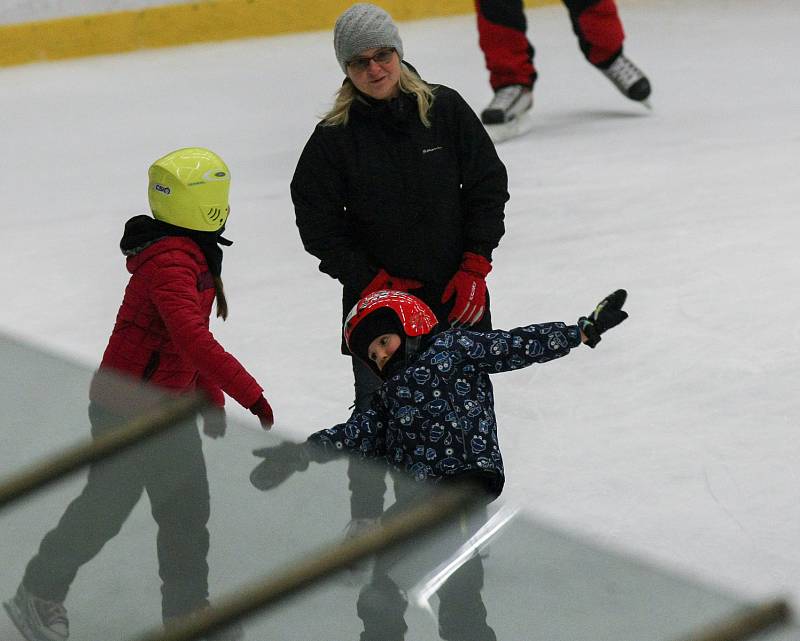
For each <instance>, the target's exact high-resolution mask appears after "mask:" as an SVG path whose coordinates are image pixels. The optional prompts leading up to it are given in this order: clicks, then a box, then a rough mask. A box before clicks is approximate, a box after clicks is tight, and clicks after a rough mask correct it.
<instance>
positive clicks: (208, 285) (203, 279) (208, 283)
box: [197, 272, 214, 292]
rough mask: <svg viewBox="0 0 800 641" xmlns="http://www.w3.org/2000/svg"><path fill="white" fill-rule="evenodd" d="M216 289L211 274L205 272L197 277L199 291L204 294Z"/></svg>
mask: <svg viewBox="0 0 800 641" xmlns="http://www.w3.org/2000/svg"><path fill="white" fill-rule="evenodd" d="M213 287H214V277H213V276H212V275H211V272H203V273H202V274H200V275H199V276H198V277H197V291H198V292H204V291H205V290H207V289H212V288H213Z"/></svg>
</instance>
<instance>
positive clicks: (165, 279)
mask: <svg viewBox="0 0 800 641" xmlns="http://www.w3.org/2000/svg"><path fill="white" fill-rule="evenodd" d="M127 267H128V271H129V272H130V273H131V279H130V281H129V282H128V286H127V288H126V289H125V296H124V298H123V300H122V305H121V306H120V308H119V312H118V314H117V320H116V323H115V325H114V330H113V332H112V333H111V338H110V339H109V342H108V346H107V347H106V350H105V353H104V354H103V360H102V363H101V365H100V369H101V370H103V369H106V370H107V369H113V370H116V371H120V372H124V373H126V374H130V375H132V376H133V377H135V378H136V379H138V380H146V381H149V382H150V383H152V384H154V385H157V386H159V387H162V388H166V389H169V390H174V391H178V392H182V391H190V390H193V389H195V388H196V387H198V386H199V387H201V388H203V389H204V390H205V391H206V392H207V393H208V394H209V395H210V397H211V399H212V400H213V401H214V402H215V403H216V404H217V405H222V404H224V396H223V395H222V392H221V391H220V390H223V391H224V392H225V393H227V394H228V395H229V396H231V397H232V398H234V399H236V401H238V402H239V403H240V404H241V405H242V406H243V407H250V406H251V405H253V404H254V403H255V402H256V401H257V400H258V398H259V397H260V396H261V394H262V392H263V389H262V388H261V386H260V385H259V384H258V383H257V382H256V380H255V379H254V378H253V377H252V376H251V375H250V374H249V373H248V372H247V370H245V368H244V367H243V366H242V365H241V363H239V361H237V360H236V359H235V358H234V357H233V356H231V355H230V354H228V353H227V352H226V351H225V350H224V349H223V347H222V346H221V345H220V344H219V343H218V342H217V341H216V339H215V338H214V336H213V335H212V333H211V331H210V330H209V328H208V324H209V317H210V315H211V307H212V304H213V302H214V295H215V290H214V279H213V277H212V276H211V272H209V270H208V266H207V263H206V259H205V257H204V256H203V252H202V251H201V250H200V248H199V247H198V245H197V244H196V243H195V242H194V241H193V240H191V239H189V238H185V237H179V236H168V237H166V238H162V239H160V240H158V241H156V242H155V243H153V244H152V245H150V246H148V247H146V248H145V249H144V250H142V251H141V252H140V253H138V254H136V255H135V256H131V257H129V258H128V261H127ZM98 387H102V386H101V385H94V386H93V389H92V392H91V397H92V400H94V401H97V402H100V403H104V404H108V401H110V400H111V399H108V398H107V397H106V398H99V397H101V396H103V395H104V392H103V390H101V389H98ZM106 396H107V395H106Z"/></svg>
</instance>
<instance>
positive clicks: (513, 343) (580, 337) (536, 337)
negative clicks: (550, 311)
mask: <svg viewBox="0 0 800 641" xmlns="http://www.w3.org/2000/svg"><path fill="white" fill-rule="evenodd" d="M626 296H627V293H626V292H625V290H624V289H619V290H617V291H615V292H614V293H613V294H610V295H609V296H607V297H606V298H604V299H603V300H602V301H600V303H599V304H598V305H597V306H596V307H595V309H594V310H593V311H592V313H591V314H590V315H589V316H588V317H587V316H581V318H580V319H579V320H578V323H577V324H576V325H567V324H566V323H563V322H553V323H536V324H533V325H527V326H525V327H518V328H516V329H512V330H508V331H503V330H496V331H490V332H471V331H464V330H461V331H459V332H455V333H453V332H444V333H443V334H442V335H441V336H440V337H439V338H437V340H436V345H437V346H438V347H453V348H454V349H455V348H456V347H457V348H458V350H459V351H460V353H461V358H462V359H463V360H464V361H465V363H464V364H470V363H471V364H473V365H474V366H475V367H476V368H478V369H480V370H483V371H485V372H488V373H494V372H506V371H509V370H514V369H520V368H522V367H528V366H529V365H533V364H534V363H546V362H547V361H551V360H553V359H556V358H561V357H562V356H566V355H567V354H569V352H570V350H571V349H572V348H573V347H577V346H578V345H580V344H581V343H586V344H587V345H589V346H590V347H595V346H596V345H597V343H598V342H599V341H600V334H602V333H604V332H606V331H607V330H609V329H611V328H612V327H616V326H617V325H619V324H620V323H621V322H622V321H624V320H625V319H626V318H627V317H628V314H627V313H626V312H624V311H622V306H623V304H624V303H625V298H626ZM448 341H449V342H450V343H451V345H447V343H448ZM440 358H442V359H446V358H447V356H446V355H443V356H441V357H440Z"/></svg>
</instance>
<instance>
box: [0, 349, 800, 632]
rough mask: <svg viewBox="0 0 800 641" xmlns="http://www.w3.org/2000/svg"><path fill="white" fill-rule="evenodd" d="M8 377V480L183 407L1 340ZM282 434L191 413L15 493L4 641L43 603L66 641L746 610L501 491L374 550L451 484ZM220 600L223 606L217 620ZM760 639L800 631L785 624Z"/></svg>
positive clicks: (686, 623) (674, 624) (666, 619)
mask: <svg viewBox="0 0 800 641" xmlns="http://www.w3.org/2000/svg"><path fill="white" fill-rule="evenodd" d="M0 376H2V382H3V383H4V385H3V387H4V388H5V389H4V391H3V394H4V396H3V400H4V403H5V408H4V420H3V423H2V426H0V438H2V443H3V445H4V447H3V448H2V450H0V456H2V457H3V474H4V476H5V477H6V478H9V477H13V476H14V472H16V471H18V470H20V469H23V468H25V466H27V465H29V464H31V463H35V462H36V461H41V460H42V458H43V457H45V456H47V455H55V456H58V455H59V454H60V453H61V452H62V451H63V450H64V448H65V447H66V446H71V445H73V444H74V443H75V442H76V441H78V440H80V439H81V438H85V439H88V440H87V443H92V442H96V441H97V440H98V439H101V438H102V437H103V436H104V434H106V433H107V431H109V430H110V431H111V432H114V431H124V430H125V429H126V426H130V424H131V421H132V420H133V421H135V419H136V418H137V417H141V416H142V415H147V414H148V413H152V411H153V410H154V409H159V408H163V407H164V406H167V407H169V406H170V404H171V403H174V402H176V399H174V398H170V397H168V396H166V395H164V394H163V393H161V392H152V391H150V390H143V389H142V388H141V386H140V385H139V384H138V383H137V382H131V381H115V380H114V379H113V377H112V378H111V379H110V380H108V381H102V382H101V383H102V384H100V383H98V382H97V379H93V376H92V372H91V371H89V370H87V369H86V368H83V367H80V366H75V365H73V364H70V363H67V362H64V361H62V360H60V359H57V358H54V357H52V356H48V355H45V354H41V353H39V352H38V351H37V350H34V349H32V348H30V347H28V346H22V345H19V344H16V343H14V342H13V341H10V340H2V341H0ZM90 385H92V386H93V390H94V392H93V398H94V399H95V401H96V400H97V399H98V398H105V399H113V400H114V401H117V402H115V403H105V404H99V403H97V402H95V403H93V404H92V406H91V407H88V396H89V387H90ZM98 389H99V390H100V392H98ZM120 390H125V391H124V393H121V392H120ZM120 400H124V401H125V402H124V403H119V402H118V401H120ZM110 405H113V407H110ZM321 427H322V426H321ZM93 439H94V440H93ZM281 444H282V441H281V440H280V439H279V438H278V437H277V436H275V435H273V434H271V433H265V432H262V431H260V430H257V429H255V428H253V427H252V426H243V425H239V424H237V423H236V422H234V421H232V422H230V424H229V425H228V427H227V430H226V432H225V434H224V436H221V437H218V438H211V437H209V436H207V435H205V434H204V429H203V427H202V421H201V422H200V425H198V423H197V422H196V420H195V419H194V417H192V419H191V420H183V421H181V422H178V423H175V424H174V425H173V426H172V427H171V428H170V429H169V430H167V431H166V432H164V433H161V434H158V435H154V436H150V437H149V438H145V439H144V440H142V442H140V443H138V444H136V445H133V446H130V447H128V448H127V449H124V450H123V451H120V452H118V453H117V454H114V455H112V456H111V457H109V458H107V459H105V460H103V461H101V462H94V463H92V464H91V465H88V466H83V467H81V468H80V469H79V470H77V471H76V472H75V473H73V474H71V475H69V476H67V477H65V478H63V479H62V480H59V481H57V482H52V483H49V484H47V485H46V486H44V487H42V488H40V489H38V490H37V491H32V492H30V493H28V494H27V495H26V496H24V497H23V498H20V499H17V500H15V501H13V502H10V503H9V504H7V505H6V506H5V507H4V508H3V509H2V511H0V523H2V526H3V531H4V533H5V536H4V537H3V541H2V544H0V561H2V563H3V568H4V571H3V572H2V573H0V600H2V601H3V602H4V605H5V610H6V612H5V614H6V616H3V613H0V639H3V640H4V641H20V640H21V639H22V638H23V637H22V636H21V635H20V632H19V630H18V627H17V626H16V625H15V624H14V623H13V622H12V619H13V620H14V621H16V623H17V624H19V627H22V628H23V629H25V630H26V631H27V633H28V635H29V638H30V639H36V638H37V637H36V636H35V635H34V634H33V632H32V631H31V630H30V629H27V628H25V625H26V621H28V620H29V618H30V616H31V615H32V614H33V612H34V610H35V614H36V615H37V616H39V617H40V618H42V617H43V618H44V619H46V620H47V621H49V622H50V624H51V628H53V629H54V630H56V632H65V631H66V626H67V621H68V626H69V638H70V639H72V640H76V641H90V640H96V639H101V638H104V639H114V640H119V641H128V640H131V641H133V640H135V639H144V638H147V639H156V638H166V639H170V640H173V639H175V640H177V639H179V638H180V639H185V640H188V639H190V638H195V637H196V636H197V635H196V634H194V633H193V632H192V631H191V630H190V629H189V628H187V627H186V624H187V622H189V623H191V622H192V621H195V622H197V621H200V622H201V623H203V622H204V621H206V622H212V623H213V622H215V621H216V622H219V621H233V619H236V618H238V615H241V614H243V613H245V612H252V613H251V614H250V615H249V616H246V617H242V618H238V621H236V622H235V623H234V624H233V625H232V626H227V627H225V628H221V629H217V631H216V635H208V636H207V638H208V639H214V640H215V641H234V640H240V639H245V640H249V641H267V640H272V639H275V640H281V641H294V640H297V641H301V640H302V641H315V640H320V641H323V640H325V641H339V640H344V639H361V640H362V641H368V640H372V641H380V640H381V639H383V640H394V641H399V640H401V639H409V641H410V640H412V639H414V640H416V639H426V640H427V639H438V638H443V639H451V640H454V641H458V640H460V641H469V640H470V639H473V640H476V641H478V640H480V641H492V640H493V639H500V640H514V641H521V640H522V639H525V640H528V639H542V640H543V641H562V640H563V641H583V640H586V641H590V640H591V641H603V640H608V641H612V640H613V641H628V640H629V641H673V640H674V641H677V640H678V639H683V638H693V639H700V638H701V637H699V636H697V631H700V630H704V629H711V628H709V626H712V625H713V624H716V623H717V622H720V621H722V622H724V621H726V620H727V619H729V618H730V617H731V616H735V615H738V614H739V613H740V612H741V611H742V608H744V607H746V606H748V605H749V604H747V603H745V602H744V601H743V600H742V599H739V598H738V597H736V596H735V595H731V594H725V593H722V592H720V591H719V590H715V589H711V588H709V587H707V586H703V585H699V584H697V583H696V582H693V581H690V580H687V579H685V578H682V577H680V576H677V575H674V574H671V573H669V572H665V571H663V570H661V569H659V568H655V567H652V566H649V565H646V564H643V563H640V562H638V561H636V560H633V559H630V558H627V557H625V556H622V555H619V554H614V553H610V552H608V551H606V550H603V549H600V548H597V547H595V546H592V545H588V544H586V543H585V542H583V541H580V540H578V539H575V538H572V537H570V536H566V535H565V534H564V533H561V532H558V531H556V530H554V529H552V528H548V527H545V526H542V525H541V524H538V523H535V522H533V521H532V520H530V519H529V518H527V517H525V516H522V515H521V514H520V513H519V512H517V511H516V510H515V509H514V508H513V506H509V505H505V504H503V502H502V501H501V500H500V501H496V502H494V503H491V504H489V505H488V506H487V505H485V504H480V505H478V507H472V508H470V509H467V508H465V507H463V503H460V502H458V501H453V502H449V503H448V502H447V501H445V502H444V503H442V505H446V506H447V507H446V508H442V510H443V513H444V511H445V509H446V510H451V511H452V512H453V514H454V515H455V518H454V520H452V522H451V523H450V524H449V525H447V526H446V527H444V528H440V529H437V530H435V531H432V532H429V533H427V534H425V535H415V536H413V538H411V539H408V540H406V542H404V543H401V544H400V545H396V546H394V547H393V548H391V549H384V548H385V547H386V546H387V545H388V544H389V543H392V542H393V541H396V540H399V539H400V538H401V537H397V536H395V534H396V531H395V530H393V529H392V527H393V525H392V524H396V523H409V522H411V525H410V526H409V527H408V528H407V529H406V532H405V536H409V534H413V533H414V532H415V528H417V527H418V525H416V524H414V523H413V521H414V520H415V519H418V518H419V513H418V510H419V509H420V508H424V507H425V506H431V505H436V504H437V503H436V502H437V501H440V500H441V499H442V497H443V496H445V497H446V496H447V494H448V492H445V491H444V489H443V488H441V487H431V486H426V485H424V484H420V483H415V482H413V481H411V480H410V479H408V478H407V477H405V476H398V475H396V474H393V473H390V472H389V471H388V470H387V469H386V468H385V467H383V466H380V465H378V464H371V465H368V464H358V465H357V464H355V463H352V460H351V459H341V458H337V459H334V460H331V461H329V462H326V463H317V462H311V463H310V464H308V465H307V466H306V465H305V464H304V463H301V464H299V465H297V466H295V467H296V468H297V471H296V472H295V473H294V474H292V475H287V474H285V473H281V472H285V470H282V466H281V465H280V464H276V465H273V464H272V463H271V462H274V463H280V462H282V461H284V460H285V458H286V456H287V455H286V452H289V450H286V449H280V446H281ZM264 448H267V449H266V450H265V449H264ZM16 449H19V452H18V453H17V452H16V451H15V450H16ZM290 449H291V448H290ZM258 450H260V455H254V453H253V452H254V451H258ZM281 453H282V454H281ZM276 454H280V456H277V457H276V456H271V455H276ZM471 496H472V498H475V497H479V496H480V495H479V493H477V492H471ZM361 501H366V502H367V503H378V504H382V505H383V507H384V516H383V517H382V522H385V523H386V524H387V525H386V526H385V527H384V528H381V526H380V524H379V523H376V522H373V521H368V520H359V521H356V522H353V521H351V514H352V511H351V510H352V509H353V505H354V504H355V505H356V507H357V508H358V507H363V504H362V503H361ZM459 506H462V507H459ZM434 511H435V510H434ZM429 525H430V522H428V523H427V524H425V526H424V527H426V528H427V527H428V526H429ZM419 527H422V526H419ZM393 537H394V538H393ZM365 550H368V551H370V552H372V554H370V555H369V556H368V557H366V558H360V557H362V556H363V552H364V551H365ZM355 559H360V560H358V561H356V560H355ZM321 566H324V568H323V569H322V570H320V567H321ZM342 566H344V569H341V567H342ZM337 570H341V571H337ZM303 573H305V578H304V577H303V576H301V575H302V574H303ZM23 577H24V580H23ZM20 585H23V586H24V589H23V590H19V587H20ZM282 591H283V592H282ZM282 594H291V596H289V597H286V598H283V597H282V596H281V595H282ZM264 595H267V596H264ZM34 596H36V597H39V598H41V599H44V601H41V600H38V599H37V598H33V597H34ZM245 597H247V599H249V600H248V601H247V605H246V606H241V605H237V604H239V603H240V602H241V601H242V599H243V598H245ZM262 597H263V598H262ZM62 601H63V606H64V607H65V608H66V610H63V609H62V608H61V607H60V606H58V605H57V604H58V603H60V602H62ZM54 604H55V605H54ZM209 606H215V607H209ZM31 608H33V609H34V610H32V609H31ZM219 612H222V613H225V612H227V613H228V614H227V615H225V616H226V617H227V619H225V618H223V619H219V618H217V619H214V617H215V616H216V613H219ZM777 618H781V617H777ZM165 621H166V622H167V623H168V624H170V627H169V628H168V629H167V631H166V632H165V633H164V632H163V630H162V623H163V622H165ZM187 630H189V631H188V632H187ZM172 633H175V634H178V635H180V634H183V635H184V636H182V637H180V636H177V637H176V636H173V637H170V636H168V635H169V634H172ZM190 633H191V634H190ZM192 634H194V636H192ZM187 635H188V636H187ZM204 636H206V635H204ZM749 636H750V635H748V636H747V637H745V636H741V635H740V636H739V637H733V636H730V635H729V636H727V637H721V636H717V637H708V638H709V639H710V640H711V639H713V641H717V640H718V639H719V640H720V641H721V640H722V639H733V638H749ZM40 638H41V637H40ZM56 638H57V637H56ZM752 638H755V639H764V640H767V639H768V640H770V641H780V640H783V639H786V640H788V639H789V638H792V639H797V638H800V635H798V630H797V629H796V628H789V627H787V626H784V627H773V628H772V630H771V631H770V632H769V633H764V634H762V635H761V636H755V637H752Z"/></svg>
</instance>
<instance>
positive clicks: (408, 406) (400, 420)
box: [309, 322, 581, 496]
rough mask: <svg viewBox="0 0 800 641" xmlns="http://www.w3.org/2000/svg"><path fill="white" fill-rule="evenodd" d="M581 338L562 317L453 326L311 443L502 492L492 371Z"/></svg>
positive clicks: (556, 351) (523, 363) (537, 358)
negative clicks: (468, 479) (508, 326)
mask: <svg viewBox="0 0 800 641" xmlns="http://www.w3.org/2000/svg"><path fill="white" fill-rule="evenodd" d="M580 343H581V340H580V331H579V329H578V327H577V326H576V325H566V324H565V323H561V322H554V323H543V324H535V325H528V326H526V327H519V328H516V329H512V330H509V331H502V330H493V331H487V332H478V331H470V330H466V329H447V330H445V331H443V332H441V333H439V334H435V335H433V336H431V337H429V338H428V339H427V341H426V342H425V343H423V344H422V345H421V347H420V350H419V351H418V353H417V354H416V355H414V356H412V357H411V358H410V360H409V361H408V362H402V361H401V362H400V364H399V365H397V366H396V371H392V372H390V373H389V376H388V378H387V380H385V381H384V383H383V385H382V386H381V387H380V389H379V390H378V391H377V392H376V393H375V396H374V398H373V402H372V408H371V409H369V410H366V411H361V412H359V411H356V412H354V413H353V415H352V416H351V417H350V418H349V419H348V421H347V422H346V423H341V424H339V425H336V426H334V427H332V428H329V429H325V430H321V431H319V432H315V433H314V434H312V435H311V436H310V437H309V441H311V442H314V443H317V444H319V445H321V446H322V448H323V449H324V450H325V451H324V452H321V454H322V455H323V457H324V456H333V455H335V454H338V453H339V452H342V451H344V450H351V451H355V452H359V453H360V454H361V455H362V456H364V457H368V458H376V457H385V458H386V459H387V461H388V462H389V463H390V464H391V465H392V466H393V467H394V468H395V469H398V470H401V471H403V472H406V473H408V474H411V475H412V476H413V477H414V478H415V479H416V480H426V479H430V480H436V481H438V480H441V479H444V478H446V477H463V476H474V477H476V479H477V480H480V481H481V482H482V483H483V484H484V485H485V487H486V489H487V491H488V492H489V493H490V494H491V495H493V496H498V495H499V494H500V492H501V491H502V489H503V483H504V481H505V476H504V472H503V459H502V456H501V455H500V447H499V444H498V440H497V423H496V420H495V414H494V395H493V392H492V384H491V382H490V380H489V374H494V373H497V372H505V371H509V370H514V369H520V368H522V367H527V366H528V365H532V364H534V363H545V362H547V361H550V360H553V359H555V358H560V357H561V356H565V355H567V354H568V353H569V351H570V349H571V348H573V347H577V346H578V345H580Z"/></svg>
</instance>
